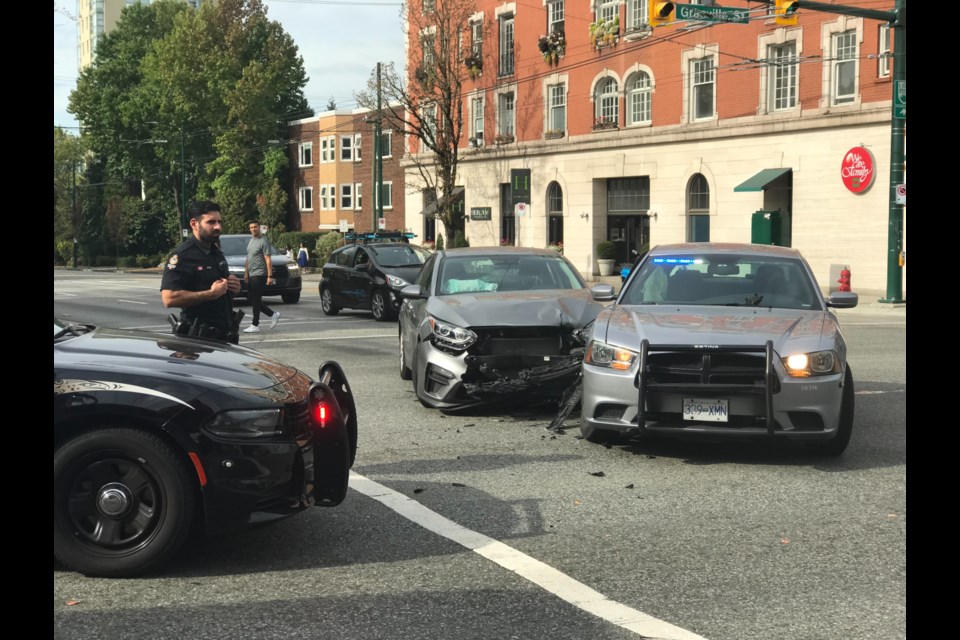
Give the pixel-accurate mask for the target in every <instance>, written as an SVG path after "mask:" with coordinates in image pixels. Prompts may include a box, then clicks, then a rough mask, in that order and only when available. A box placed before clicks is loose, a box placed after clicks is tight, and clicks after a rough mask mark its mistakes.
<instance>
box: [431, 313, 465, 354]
mask: <svg viewBox="0 0 960 640" xmlns="http://www.w3.org/2000/svg"><path fill="white" fill-rule="evenodd" d="M428 320H429V322H430V329H431V330H432V331H433V335H432V336H431V337H430V341H431V342H432V343H433V346H435V347H439V348H441V349H447V350H450V351H466V350H467V349H469V348H470V345H472V344H473V343H474V342H476V341H477V334H475V333H474V332H473V331H470V329H464V328H463V327H458V326H457V325H455V324H450V323H449V322H443V321H441V320H437V319H436V318H429V319H428Z"/></svg>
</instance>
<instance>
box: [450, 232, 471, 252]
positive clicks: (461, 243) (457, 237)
mask: <svg viewBox="0 0 960 640" xmlns="http://www.w3.org/2000/svg"><path fill="white" fill-rule="evenodd" d="M469 246H470V241H469V240H467V239H466V238H465V237H464V235H463V231H460V230H459V229H458V230H457V232H456V233H455V234H454V235H453V247H452V248H456V247H469Z"/></svg>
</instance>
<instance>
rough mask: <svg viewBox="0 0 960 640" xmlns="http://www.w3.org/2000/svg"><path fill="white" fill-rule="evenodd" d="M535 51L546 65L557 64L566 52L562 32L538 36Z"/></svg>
mask: <svg viewBox="0 0 960 640" xmlns="http://www.w3.org/2000/svg"><path fill="white" fill-rule="evenodd" d="M537 49H539V50H540V55H541V56H543V60H544V61H545V62H546V63H547V64H557V63H559V62H560V58H562V57H563V55H564V54H565V53H566V52H567V39H566V37H564V35H563V32H562V31H552V32H550V33H548V34H546V35H542V36H540V39H539V40H537Z"/></svg>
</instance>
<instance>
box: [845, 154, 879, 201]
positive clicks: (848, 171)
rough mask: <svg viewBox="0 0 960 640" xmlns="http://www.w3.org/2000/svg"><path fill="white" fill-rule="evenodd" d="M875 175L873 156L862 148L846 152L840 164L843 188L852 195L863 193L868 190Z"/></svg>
mask: <svg viewBox="0 0 960 640" xmlns="http://www.w3.org/2000/svg"><path fill="white" fill-rule="evenodd" d="M875 173H876V172H875V163H874V161H873V154H872V153H870V151H868V150H867V149H865V148H863V147H854V148H853V149H850V151H847V153H845V154H844V156H843V162H842V163H840V179H841V180H843V186H845V187H846V188H847V189H849V190H850V191H852V192H853V193H863V192H865V191H866V190H867V189H869V188H870V185H872V184H873V178H874V174H875Z"/></svg>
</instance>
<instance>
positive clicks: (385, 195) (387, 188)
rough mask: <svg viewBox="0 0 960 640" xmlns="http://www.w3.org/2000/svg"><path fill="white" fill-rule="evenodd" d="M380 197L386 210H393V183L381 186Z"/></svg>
mask: <svg viewBox="0 0 960 640" xmlns="http://www.w3.org/2000/svg"><path fill="white" fill-rule="evenodd" d="M380 197H381V199H382V200H383V208H384V209H393V183H392V182H384V183H383V184H381V185H380Z"/></svg>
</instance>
